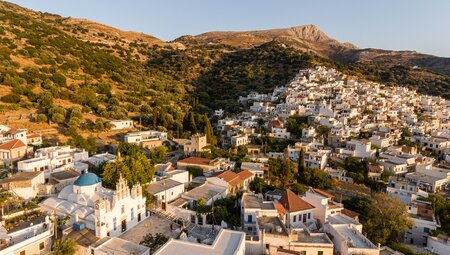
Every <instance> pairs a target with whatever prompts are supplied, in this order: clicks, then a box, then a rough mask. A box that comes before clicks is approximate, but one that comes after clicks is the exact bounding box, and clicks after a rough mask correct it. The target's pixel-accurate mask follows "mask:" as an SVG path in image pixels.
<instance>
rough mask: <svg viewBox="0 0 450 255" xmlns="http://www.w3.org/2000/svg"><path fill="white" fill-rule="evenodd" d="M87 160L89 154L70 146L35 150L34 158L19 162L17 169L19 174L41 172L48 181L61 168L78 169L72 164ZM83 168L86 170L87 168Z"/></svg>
mask: <svg viewBox="0 0 450 255" xmlns="http://www.w3.org/2000/svg"><path fill="white" fill-rule="evenodd" d="M88 158H89V153H88V152H87V151H85V150H79V149H77V148H71V147H70V146H55V147H47V148H40V149H37V150H36V152H35V153H34V158H31V159H26V160H22V161H19V162H18V163H17V168H18V170H19V171H20V172H37V171H43V172H44V175H45V178H46V179H49V178H50V174H51V173H52V172H54V171H58V170H59V171H62V170H65V169H64V168H61V167H63V166H66V165H68V167H71V168H74V169H78V168H77V167H75V165H74V163H75V162H79V163H81V161H85V160H87V159H88ZM58 168H61V169H58ZM85 168H86V169H87V166H85ZM82 170H85V169H81V171H82Z"/></svg>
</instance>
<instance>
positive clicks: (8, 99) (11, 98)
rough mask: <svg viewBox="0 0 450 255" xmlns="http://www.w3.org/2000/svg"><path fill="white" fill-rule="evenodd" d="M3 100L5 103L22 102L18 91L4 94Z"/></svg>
mask: <svg viewBox="0 0 450 255" xmlns="http://www.w3.org/2000/svg"><path fill="white" fill-rule="evenodd" d="M2 101H3V102H5V103H11V104H17V103H19V102H20V95H19V94H16V93H10V94H8V95H5V96H2Z"/></svg>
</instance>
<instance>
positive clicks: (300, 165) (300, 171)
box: [297, 148, 305, 178]
mask: <svg viewBox="0 0 450 255" xmlns="http://www.w3.org/2000/svg"><path fill="white" fill-rule="evenodd" d="M297 172H298V177H299V178H300V176H301V175H302V174H303V172H305V152H304V151H303V148H302V149H300V155H299V156H298V170H297Z"/></svg>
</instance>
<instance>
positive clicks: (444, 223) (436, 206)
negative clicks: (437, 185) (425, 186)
mask: <svg viewBox="0 0 450 255" xmlns="http://www.w3.org/2000/svg"><path fill="white" fill-rule="evenodd" d="M423 200H426V201H428V202H431V206H432V207H433V210H434V213H435V214H436V217H437V218H439V221H440V222H441V227H440V228H439V230H441V231H443V232H445V234H446V235H449V236H450V201H449V200H447V199H445V197H443V196H441V195H439V194H432V195H429V196H428V198H423Z"/></svg>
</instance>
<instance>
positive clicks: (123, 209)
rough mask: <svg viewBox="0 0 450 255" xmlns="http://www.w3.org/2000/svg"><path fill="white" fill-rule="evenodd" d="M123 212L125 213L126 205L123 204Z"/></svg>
mask: <svg viewBox="0 0 450 255" xmlns="http://www.w3.org/2000/svg"><path fill="white" fill-rule="evenodd" d="M122 213H125V205H122Z"/></svg>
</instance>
